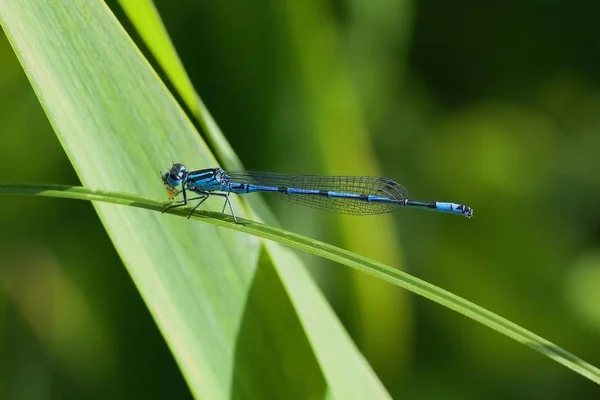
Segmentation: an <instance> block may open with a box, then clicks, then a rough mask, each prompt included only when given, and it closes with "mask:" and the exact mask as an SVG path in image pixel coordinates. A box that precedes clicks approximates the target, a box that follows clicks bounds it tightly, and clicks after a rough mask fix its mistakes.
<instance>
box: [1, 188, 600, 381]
mask: <svg viewBox="0 0 600 400" xmlns="http://www.w3.org/2000/svg"><path fill="white" fill-rule="evenodd" d="M0 193H3V194H35V195H40V196H49V197H62V198H71V199H79V200H92V201H103V202H107V203H114V204H120V205H129V206H133V207H139V208H144V209H148V210H154V211H162V210H163V209H164V207H165V203H163V202H159V201H156V200H153V199H148V198H145V197H140V196H135V195H130V194H122V193H112V192H106V191H99V190H91V189H87V188H83V187H71V186H59V185H0ZM169 212H170V213H173V214H177V215H180V216H188V213H189V211H187V210H182V209H175V210H170V211H169ZM192 218H194V219H198V220H201V221H204V222H209V223H211V224H214V225H218V226H224V227H227V228H230V229H233V230H237V231H240V232H246V233H249V234H251V235H254V236H257V237H260V238H264V239H268V240H272V241H275V242H277V243H280V244H283V245H286V246H290V247H292V248H296V249H299V250H302V251H306V252H308V253H311V254H314V255H317V256H320V257H324V258H327V259H329V260H332V261H335V262H338V263H340V264H344V265H346V266H348V267H351V268H354V269H356V270H358V271H361V272H364V273H366V274H369V275H372V276H375V277H378V278H380V279H382V280H384V281H387V282H389V283H392V284H394V285H396V286H399V287H402V288H405V289H408V290H410V291H411V292H413V293H416V294H419V295H421V296H423V297H426V298H428V299H430V300H432V301H434V302H436V303H438V304H441V305H443V306H445V307H448V308H450V309H451V310H454V311H456V312H458V313H460V314H462V315H464V316H466V317H468V318H471V319H473V320H475V321H477V322H479V323H481V324H483V325H485V326H488V327H490V328H492V329H494V330H495V331H498V332H500V333H502V334H503V335H505V336H508V337H510V338H512V339H514V340H516V341H518V342H519V343H522V344H524V345H526V346H529V347H531V348H532V349H534V350H535V351H538V352H540V353H542V354H543V355H545V356H547V357H549V358H551V359H553V360H554V361H556V362H558V363H560V364H562V365H564V366H566V367H567V368H569V369H571V370H573V371H574V372H576V373H578V374H580V375H582V376H584V377H586V378H588V379H590V380H591V381H593V382H596V383H599V384H600V370H599V369H598V368H596V367H594V366H593V365H591V364H589V363H587V362H586V361H584V360H582V359H581V358H579V357H577V356H575V355H573V354H571V353H569V352H568V351H566V350H564V349H562V348H560V347H559V346H557V345H555V344H554V343H552V342H550V341H548V340H546V339H544V338H542V337H540V336H538V335H536V334H534V333H532V332H530V331H528V330H527V329H525V328H522V327H520V326H519V325H517V324H515V323H513V322H511V321H508V320H507V319H505V318H502V317H500V316H498V315H496V314H494V313H492V312H490V311H488V310H486V309H485V308H483V307H480V306H478V305H476V304H473V303H471V302H469V301H467V300H465V299H463V298H461V297H459V296H456V295H454V294H452V293H450V292H448V291H446V290H444V289H441V288H439V287H437V286H434V285H432V284H430V283H427V282H425V281H422V280H420V279H418V278H416V277H414V276H411V275H409V274H407V273H405V272H402V271H399V270H397V269H394V268H391V267H389V266H387V265H384V264H382V263H379V262H377V261H374V260H371V259H368V258H366V257H362V256H359V255H357V254H354V253H351V252H349V251H347V250H344V249H341V248H339V247H335V246H332V245H329V244H327V243H323V242H321V241H318V240H314V239H311V238H308V237H306V236H302V235H298V234H295V233H292V232H288V231H284V230H282V229H280V228H276V227H272V226H269V225H264V224H261V223H257V222H253V221H249V220H242V221H241V222H243V224H244V225H238V224H235V223H233V222H232V218H231V217H230V216H224V215H223V214H221V213H220V212H210V211H203V210H199V211H196V212H195V213H194V216H193V217H192ZM190 224H191V223H190Z"/></svg>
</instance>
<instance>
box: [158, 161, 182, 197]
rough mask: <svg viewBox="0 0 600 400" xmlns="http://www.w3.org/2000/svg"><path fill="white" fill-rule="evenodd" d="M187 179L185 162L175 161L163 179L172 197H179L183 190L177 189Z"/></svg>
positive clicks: (168, 193)
mask: <svg viewBox="0 0 600 400" xmlns="http://www.w3.org/2000/svg"><path fill="white" fill-rule="evenodd" d="M186 179H187V170H186V169H185V166H184V165H183V164H179V163H175V164H173V166H172V167H171V168H170V169H169V170H168V171H167V172H166V173H165V174H164V175H162V181H163V184H164V185H165V189H166V190H167V195H168V196H169V198H170V199H174V198H175V197H177V195H178V194H179V193H181V191H180V190H179V189H177V187H178V186H179V185H181V184H182V183H183V182H184V181H185V180H186Z"/></svg>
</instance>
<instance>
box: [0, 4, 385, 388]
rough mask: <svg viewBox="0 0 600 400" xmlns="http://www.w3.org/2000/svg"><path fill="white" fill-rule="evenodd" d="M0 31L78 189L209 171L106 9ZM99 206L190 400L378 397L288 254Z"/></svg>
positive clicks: (24, 14)
mask: <svg viewBox="0 0 600 400" xmlns="http://www.w3.org/2000/svg"><path fill="white" fill-rule="evenodd" d="M0 22H1V23H2V27H3V29H4V31H5V32H6V35H7V37H8V38H9V40H10V42H11V44H12V46H13V48H14V49H15V52H16V54H17V56H18V57H19V60H20V61H21V64H22V65H23V68H24V70H25V72H26V73H27V75H28V77H29V79H30V81H31V83H32V86H33V88H34V90H35V91H36V94H37V95H38V97H39V99H40V102H41V104H42V106H43V107H44V109H45V111H46V113H47V115H48V118H49V120H50V122H51V123H52V125H53V127H54V129H55V131H56V134H57V136H58V138H59V140H60V141H61V143H62V145H63V147H64V148H65V151H66V153H67V155H68V157H69V158H70V160H71V162H72V164H73V166H74V168H75V170H76V172H77V173H78V175H79V177H80V179H81V182H82V183H83V184H84V185H85V186H86V187H94V188H102V189H103V190H108V191H119V192H128V193H133V194H138V195H143V196H149V197H152V198H159V199H160V198H164V197H165V192H164V190H163V188H162V185H161V182H160V178H159V173H158V172H159V169H164V167H166V166H168V165H169V164H170V163H171V161H174V160H177V161H181V162H184V163H187V164H188V165H190V166H197V167H201V166H210V165H215V164H216V161H215V159H214V158H213V157H212V155H211V154H210V153H209V151H208V150H207V148H206V146H205V145H204V143H202V142H201V141H200V139H199V135H198V134H197V132H195V130H194V128H193V126H192V124H191V123H190V121H189V120H188V119H187V118H186V116H185V114H184V113H183V112H182V110H181V109H180V107H179V106H178V105H177V104H176V102H175V101H174V99H173V97H172V96H171V95H170V93H169V92H168V91H167V89H166V88H165V86H164V85H163V84H162V82H160V80H159V79H158V78H157V76H156V74H155V73H154V72H153V71H152V70H151V68H150V67H149V65H148V63H147V61H146V60H145V59H144V58H143V57H142V56H141V55H140V53H139V51H138V50H137V49H136V48H135V46H134V45H133V43H132V42H131V40H130V38H129V37H128V36H127V34H126V33H125V31H124V30H123V29H122V27H121V26H120V25H119V24H118V22H117V21H116V19H115V18H114V16H113V15H112V14H111V13H110V10H109V9H108V8H107V7H106V5H105V4H104V3H103V2H101V1H99V0H72V1H70V0H43V1H28V0H20V1H15V0H0ZM210 206H212V207H214V209H220V207H221V204H219V202H212V203H211V204H210ZM94 207H95V208H96V210H97V212H98V215H99V217H100V218H101V220H102V222H103V224H104V226H105V227H106V230H107V232H108V234H109V236H110V237H111V239H112V241H113V243H114V245H115V248H116V249H117V251H118V252H119V254H120V256H121V258H122V260H123V262H124V264H125V266H126V267H127V269H128V271H129V273H130V274H131V276H132V278H133V280H134V282H135V283H136V285H137V287H138V289H139V291H140V293H141V295H142V296H143V298H144V300H145V301H146V304H147V305H148V308H149V309H150V311H151V313H152V315H153V316H154V318H155V319H156V321H157V324H158V326H159V328H160V329H161V331H162V333H163V335H164V337H165V339H166V341H167V343H168V344H169V346H170V348H171V350H172V352H173V354H174V356H175V358H176V360H177V362H178V363H179V365H180V368H181V370H182V372H183V374H184V376H185V378H186V380H187V382H188V385H189V386H190V389H191V390H192V392H193V393H194V394H195V395H196V396H198V397H204V398H210V399H213V398H225V397H232V396H238V397H242V398H252V397H265V396H267V395H269V396H273V397H283V396H284V395H289V394H294V395H295V396H297V397H300V398H306V397H316V398H318V397H326V396H333V397H335V398H349V397H350V396H358V397H362V398H382V397H387V393H386V392H385V390H384V389H383V387H382V385H381V383H380V382H379V380H378V379H377V377H375V375H374V374H373V372H372V371H371V369H370V368H369V366H368V365H367V363H366V362H365V361H364V359H363V357H362V356H361V355H360V353H359V352H358V351H357V350H356V348H355V346H354V345H353V344H352V342H351V341H350V339H349V338H348V336H347V334H346V333H345V331H344V330H343V329H342V327H341V325H340V324H339V322H338V321H337V319H336V317H335V315H334V314H333V312H332V311H331V309H330V308H329V306H328V305H327V303H326V302H325V301H324V299H323V297H322V295H321V294H320V292H319V291H318V289H317V288H316V286H315V285H314V283H313V282H312V281H311V279H310V278H309V276H308V274H307V273H306V271H305V270H304V269H303V267H302V266H301V264H300V263H299V261H298V260H297V258H296V257H294V255H293V254H291V253H290V252H289V251H287V250H285V249H282V248H280V247H277V246H273V245H269V249H270V250H269V251H270V256H269V257H267V256H265V254H263V252H262V244H261V242H260V241H259V240H257V239H256V238H255V237H252V236H249V235H247V234H244V233H239V232H234V231H232V230H226V229H220V228H217V227H215V226H213V225H209V224H200V223H193V222H190V221H187V220H185V219H182V218H177V217H175V216H172V215H161V214H159V213H155V212H151V211H149V210H143V209H133V208H130V207H118V206H115V205H110V204H104V203H94ZM234 207H235V208H236V210H237V213H238V214H239V215H243V210H242V211H241V208H240V204H239V203H238V202H237V201H234ZM82 234H84V233H82ZM272 260H277V263H276V264H273V263H272ZM282 260H283V261H282ZM99 273H100V272H99ZM114 295H117V294H114ZM307 332H309V334H308V335H307Z"/></svg>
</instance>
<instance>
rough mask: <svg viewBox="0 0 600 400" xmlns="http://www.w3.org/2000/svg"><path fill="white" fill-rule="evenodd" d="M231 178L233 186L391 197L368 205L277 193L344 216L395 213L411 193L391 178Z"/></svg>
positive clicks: (239, 174)
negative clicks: (243, 184) (252, 185)
mask: <svg viewBox="0 0 600 400" xmlns="http://www.w3.org/2000/svg"><path fill="white" fill-rule="evenodd" d="M227 176H228V177H229V180H230V182H231V183H232V184H236V183H247V184H254V185H263V186H276V187H284V188H295V189H311V190H322V191H333V192H341V193H349V194H358V195H364V196H366V195H374V196H381V197H387V198H389V199H390V201H389V202H381V201H377V202H368V201H366V200H365V199H352V198H343V197H327V196H324V195H314V194H286V193H277V194H278V195H279V197H280V198H282V199H284V200H286V201H289V202H292V203H296V204H300V205H303V206H307V207H312V208H318V209H321V210H326V211H332V212H336V213H341V214H352V215H371V214H384V213H388V212H392V211H394V210H396V209H398V207H400V206H401V205H402V201H403V200H404V199H406V198H407V195H408V192H407V191H406V189H405V188H404V187H403V186H402V185H400V184H399V183H397V182H394V181H393V180H391V179H388V178H381V177H372V176H320V175H287V174H274V173H270V172H260V171H234V172H228V173H227Z"/></svg>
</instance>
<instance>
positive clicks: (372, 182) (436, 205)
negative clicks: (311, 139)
mask: <svg viewBox="0 0 600 400" xmlns="http://www.w3.org/2000/svg"><path fill="white" fill-rule="evenodd" d="M162 180H163V184H164V185H165V188H166V190H167V193H168V194H169V197H171V198H174V197H176V196H177V195H179V194H180V193H182V194H183V200H182V201H180V202H178V203H176V204H174V205H172V206H170V207H168V208H167V209H165V211H166V210H168V209H170V208H175V207H182V206H185V205H187V203H188V201H190V200H196V199H199V200H200V201H199V203H198V204H197V205H196V206H195V207H194V210H195V209H196V208H197V207H198V206H199V205H200V204H202V203H203V202H204V201H205V200H206V199H207V198H208V197H209V196H211V195H216V196H220V197H224V198H225V204H224V205H223V211H225V208H226V207H227V206H229V209H230V211H231V213H232V215H233V208H232V207H231V202H230V201H229V195H230V194H231V193H235V194H246V193H257V192H265V193H269V192H270V193H276V194H277V195H279V196H280V197H281V198H282V199H285V200H287V201H290V202H292V203H297V204H301V205H304V206H308V207H313V208H318V209H321V210H327V211H332V212H337V213H342V214H352V215H373V214H384V213H388V212H392V211H395V210H397V209H398V208H400V207H414V208H424V209H428V210H433V211H438V212H443V213H450V214H458V215H464V216H465V217H467V218H471V217H472V216H473V209H471V207H468V206H465V205H462V204H456V203H446V202H426V201H418V200H409V199H408V198H407V197H408V192H407V191H406V189H405V188H404V187H403V186H402V185H400V184H399V183H397V182H394V181H393V180H391V179H388V178H381V177H370V176H319V175H287V174H274V173H269V172H258V171H239V172H225V171H224V170H222V169H221V168H208V169H201V170H197V171H187V169H186V168H185V166H184V165H183V164H179V163H178V164H173V166H172V167H171V169H170V170H169V171H167V172H166V173H165V174H164V175H163V176H162ZM187 191H190V192H192V193H194V194H195V195H197V197H195V198H193V199H188V197H187ZM192 213H193V210H192ZM190 216H191V214H190ZM233 218H234V220H235V221H236V222H237V219H236V218H235V215H233Z"/></svg>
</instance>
